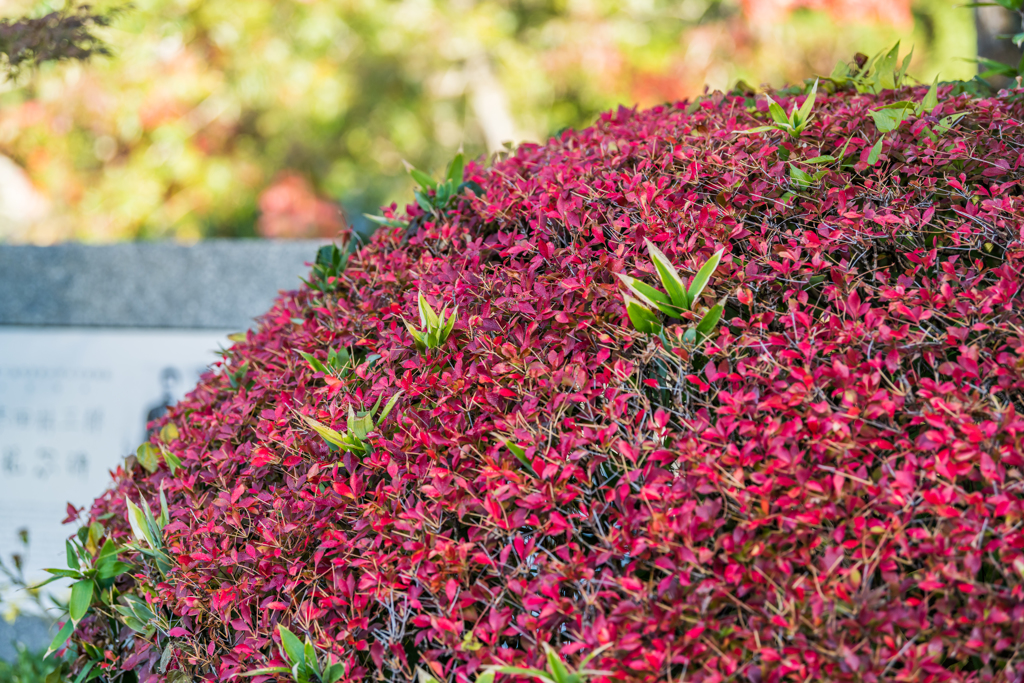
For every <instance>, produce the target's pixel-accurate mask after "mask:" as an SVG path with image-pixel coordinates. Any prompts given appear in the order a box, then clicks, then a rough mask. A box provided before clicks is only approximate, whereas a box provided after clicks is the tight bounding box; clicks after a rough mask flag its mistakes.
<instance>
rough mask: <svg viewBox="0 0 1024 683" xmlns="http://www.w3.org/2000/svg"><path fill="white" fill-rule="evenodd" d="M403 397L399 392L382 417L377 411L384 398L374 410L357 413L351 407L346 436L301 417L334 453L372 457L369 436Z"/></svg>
mask: <svg viewBox="0 0 1024 683" xmlns="http://www.w3.org/2000/svg"><path fill="white" fill-rule="evenodd" d="M401 395H402V392H401V391H399V392H398V393H396V394H395V395H394V396H392V397H391V398H390V399H389V400H388V402H387V403H386V404H385V405H384V410H382V411H381V413H380V415H376V413H377V409H378V408H379V407H380V402H381V400H383V398H384V397H383V396H381V397H379V398H378V399H377V402H376V403H375V404H374V405H373V408H371V409H370V410H368V411H366V412H359V413H357V412H356V411H355V409H354V408H352V406H351V405H349V407H348V424H347V426H346V427H347V428H346V431H345V433H344V434H341V433H340V432H338V431H336V430H334V429H331V428H330V427H328V426H327V425H325V424H323V423H322V422H319V421H318V420H315V419H313V418H312V417H309V416H308V415H302V414H301V413H300V414H299V417H301V418H302V419H303V420H304V421H305V422H306V424H308V425H309V426H310V427H312V428H313V430H314V431H316V433H317V434H319V435H320V436H321V437H323V440H324V441H326V442H327V447H328V448H330V449H331V450H332V451H339V450H340V451H345V452H347V453H355V454H356V455H370V453H372V451H373V449H372V448H371V447H370V444H368V443H367V442H366V437H367V435H369V434H370V432H372V431H374V430H375V429H377V427H378V426H379V425H380V423H381V422H383V421H384V419H385V418H386V417H387V416H388V414H389V413H390V412H391V409H392V408H394V407H395V403H396V402H397V401H398V399H399V397H400V396H401ZM375 415H376V417H375Z"/></svg>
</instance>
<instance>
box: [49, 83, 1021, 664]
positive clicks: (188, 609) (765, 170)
mask: <svg viewBox="0 0 1024 683" xmlns="http://www.w3.org/2000/svg"><path fill="white" fill-rule="evenodd" d="M829 90H832V92H826V89H825V88H822V89H820V90H819V91H818V92H817V93H816V101H814V102H813V103H812V105H811V106H809V107H805V110H804V114H808V112H809V116H805V117H803V118H801V116H802V115H801V114H800V112H799V110H798V111H797V114H795V115H793V114H792V112H793V109H794V107H797V106H799V105H801V104H803V103H804V101H805V99H806V98H807V94H806V93H809V92H810V88H795V89H793V90H789V91H783V92H779V93H773V100H774V101H777V103H778V105H779V107H780V108H781V109H780V110H779V111H781V114H782V116H783V119H779V120H776V119H773V118H770V116H771V112H769V109H768V107H769V103H768V102H767V101H766V99H765V98H764V97H757V98H755V97H753V96H745V95H743V94H736V93H734V94H730V95H713V96H708V97H705V98H703V99H701V100H699V101H697V102H694V103H685V102H684V103H679V104H676V105H671V106H662V107H656V108H654V109H651V110H648V111H634V110H628V109H619V110H618V111H616V112H610V113H607V114H605V115H603V116H602V117H601V118H600V120H599V121H598V122H597V123H595V125H593V126H592V127H590V128H588V129H586V130H582V131H578V132H574V131H568V132H565V133H563V134H561V135H560V137H558V138H557V139H552V140H550V141H549V142H548V143H547V144H545V145H539V146H538V145H523V146H521V147H519V148H518V149H517V150H515V152H513V153H510V154H508V155H506V156H504V157H503V158H499V159H497V160H495V161H494V162H493V164H492V165H490V166H489V167H484V166H482V165H480V164H474V163H470V164H468V165H467V166H466V167H465V174H464V178H465V181H464V182H462V183H461V184H460V183H459V181H460V180H462V178H463V169H462V166H461V162H460V163H459V164H457V166H458V168H457V171H458V173H455V170H456V169H453V171H452V173H451V174H450V176H449V179H448V180H446V181H445V182H444V183H440V184H439V183H436V182H434V181H432V180H430V179H429V178H426V177H425V176H424V177H423V178H419V177H418V178H417V180H419V181H420V182H421V185H422V189H421V190H420V191H419V192H418V202H417V203H416V204H412V205H410V206H408V207H406V208H405V209H404V211H401V210H398V209H396V208H395V207H391V208H390V209H388V210H387V211H385V216H384V217H383V218H381V219H379V222H382V223H384V226H383V227H382V228H381V229H380V230H379V231H378V232H377V234H376V235H375V237H374V238H373V240H372V242H371V243H369V244H368V245H366V246H364V247H362V248H360V249H358V250H353V253H352V254H351V256H350V257H349V258H348V260H347V262H344V260H343V259H341V261H339V259H338V258H336V257H335V258H334V259H333V261H332V257H331V254H330V253H329V250H328V252H325V254H322V255H321V256H323V257H324V258H323V259H321V262H320V264H319V265H318V266H317V267H318V268H319V270H318V271H316V272H318V273H319V275H316V273H314V277H313V279H312V281H311V286H307V287H304V288H303V289H301V290H299V291H296V292H292V293H288V294H285V295H283V296H282V297H281V298H280V299H279V300H278V301H277V303H276V304H275V305H274V307H273V309H272V310H271V311H270V312H269V313H267V314H266V315H265V316H264V317H263V318H262V319H261V320H260V321H259V325H258V328H257V329H255V330H252V331H250V332H248V333H247V334H246V335H244V339H240V340H238V341H237V343H235V344H234V346H232V347H231V348H230V349H229V350H228V351H227V352H226V353H225V354H224V358H223V361H222V362H221V363H220V364H219V366H218V367H217V368H216V369H215V370H214V371H212V372H211V373H209V374H207V375H206V376H205V377H204V378H203V380H202V381H201V382H200V384H199V386H198V387H197V388H196V389H195V391H194V392H192V393H191V394H190V395H189V397H188V398H187V399H186V400H184V401H183V402H181V403H180V404H178V405H177V406H176V407H174V408H172V409H171V410H170V411H169V412H168V414H167V416H166V417H165V418H164V419H163V421H162V423H161V425H160V426H161V428H162V430H161V431H160V432H159V433H158V435H157V436H154V438H153V441H152V443H151V444H150V445H148V446H144V447H143V448H142V449H140V454H139V457H138V458H137V459H135V460H131V459H130V460H129V462H128V464H127V465H126V466H125V467H124V468H123V469H120V470H118V471H117V472H116V473H115V482H114V485H113V487H112V488H111V489H110V491H109V492H108V493H106V494H105V495H104V496H103V497H101V498H99V499H98V500H97V501H96V502H95V503H94V505H93V507H92V509H91V511H90V512H89V515H88V518H89V519H88V521H89V522H90V523H91V524H92V526H91V527H90V528H91V529H92V531H91V532H83V535H82V543H83V550H82V552H81V554H82V555H83V556H85V557H86V558H88V557H98V555H99V554H101V553H102V552H103V551H102V548H103V547H104V546H106V547H107V548H108V552H114V553H115V554H116V556H117V557H118V558H119V561H122V562H124V563H126V564H131V565H132V568H131V569H130V570H127V571H125V573H123V574H121V575H119V576H117V577H116V578H114V579H107V580H106V581H107V583H106V584H102V585H101V583H96V585H97V590H98V591H99V592H98V593H96V594H92V593H90V596H91V599H92V603H91V604H92V607H90V608H89V609H87V610H84V611H83V610H82V609H81V607H80V608H79V614H78V621H77V627H76V630H75V631H74V633H73V635H72V636H71V641H70V642H72V643H74V652H76V653H78V654H77V659H76V660H75V663H74V665H73V667H72V669H73V671H81V670H82V669H83V668H84V667H85V666H87V665H88V662H89V661H90V659H89V658H90V657H93V656H95V657H98V663H97V664H96V668H95V669H93V671H92V672H90V673H89V674H88V675H87V676H86V679H88V678H91V677H93V676H103V677H105V678H107V679H112V680H113V679H118V678H119V677H120V678H121V680H129V679H133V677H135V676H137V677H138V678H139V680H142V681H150V680H157V679H160V678H161V677H164V678H166V679H167V680H170V681H182V680H185V679H191V680H193V681H198V680H200V679H203V680H209V681H228V680H231V679H232V677H235V676H238V675H242V674H246V673H252V672H254V671H256V670H258V669H269V671H266V672H263V673H259V674H257V677H256V678H255V679H253V680H255V681H260V680H264V679H263V678H261V677H266V676H272V677H276V678H277V680H281V681H283V680H291V679H292V678H293V677H294V678H295V679H296V680H300V681H306V680H309V681H313V682H315V681H318V680H322V679H324V678H333V677H335V676H339V675H340V679H339V680H342V681H371V680H379V681H408V680H412V679H413V678H414V677H415V676H416V670H417V669H420V670H421V671H422V672H423V674H422V675H423V680H431V679H435V680H437V681H452V682H456V681H460V682H462V681H475V680H478V679H480V678H481V677H484V679H485V680H486V679H488V678H490V677H491V676H496V678H495V679H494V680H497V681H499V683H500V681H502V680H510V681H511V680H515V679H516V675H515V674H510V673H505V672H498V671H496V670H495V669H489V668H488V667H501V666H519V667H532V668H534V669H538V670H541V671H546V672H548V673H549V674H550V675H551V676H552V679H553V680H569V679H567V678H565V676H563V675H562V673H566V674H567V675H571V674H572V672H573V671H575V670H576V669H577V668H578V667H580V666H581V665H582V664H581V662H582V661H583V660H584V658H586V657H588V656H589V655H592V654H595V653H596V656H594V657H592V658H591V659H590V660H589V661H588V662H587V663H586V665H585V666H586V668H587V669H588V670H591V671H592V672H594V673H584V674H581V675H580V679H590V680H595V681H596V680H623V681H696V682H702V683H711V682H718V681H750V682H752V683H767V682H769V681H808V680H813V681H883V680H894V681H895V680H903V681H975V680H977V681H1011V680H1013V681H1016V680H1022V679H1024V651H1022V648H1024V400H1022V395H1024V394H1022V389H1024V320H1022V315H1021V311H1022V310H1024V295H1022V292H1021V285H1022V282H1024V276H1022V268H1024V242H1022V238H1024V213H1022V209H1024V199H1022V193H1021V178H1022V164H1024V133H1022V130H1021V121H1022V117H1024V104H1022V93H1021V91H1010V92H1007V91H1002V92H1000V93H998V94H997V95H995V96H991V97H988V98H978V97H975V96H972V95H970V94H966V93H961V92H959V90H958V88H957V87H956V86H954V85H943V86H939V87H938V88H937V89H933V90H930V91H929V89H928V88H926V87H918V88H902V89H899V90H883V91H881V92H880V93H879V94H870V93H859V92H857V91H856V90H854V89H853V88H846V87H841V88H834V87H830V88H829ZM901 103H904V104H901ZM887 105H888V106H887ZM883 107H885V108H884V109H883ZM872 112H874V113H872ZM880 112H881V113H880ZM776 113H778V112H776ZM794 117H795V118H794ZM779 121H783V123H779ZM750 129H759V130H756V131H755V132H750ZM442 190H443V197H441V198H440V199H439V198H438V197H439V196H440V195H439V193H440V192H442ZM648 240H649V241H650V243H651V244H652V245H653V246H654V247H656V248H657V250H658V251H659V252H660V253H662V254H664V257H665V259H667V261H669V262H670V263H671V264H672V265H673V266H674V268H675V269H677V270H678V272H679V274H680V277H681V279H682V280H683V281H684V284H686V283H687V282H689V279H690V278H691V277H692V276H693V275H694V274H695V273H696V272H697V271H698V269H699V268H700V267H701V266H702V264H705V263H706V262H708V261H709V259H711V258H712V256H713V255H714V254H715V253H716V252H718V251H719V250H722V255H721V259H720V262H719V263H718V264H717V268H716V269H715V270H714V272H713V274H712V275H711V276H710V278H709V280H708V281H707V284H706V287H705V288H704V290H703V292H701V293H700V295H699V296H695V297H693V298H694V300H693V301H692V302H688V304H689V305H688V307H687V309H686V310H683V309H682V308H677V309H676V310H675V313H676V315H675V317H673V316H669V315H667V314H665V313H663V312H662V311H661V310H658V309H657V307H654V308H652V307H650V306H649V304H650V303H651V301H650V300H649V299H648V301H647V302H644V301H640V300H637V298H636V296H634V294H633V292H632V290H631V289H630V288H628V287H627V286H626V285H624V284H623V281H622V279H621V278H619V277H617V276H618V275H628V276H631V277H632V278H635V280H629V279H628V278H627V280H626V282H641V283H643V284H645V285H649V286H650V288H661V287H662V284H663V281H662V279H661V278H660V275H659V273H657V272H656V271H655V267H654V265H653V264H652V257H651V254H653V253H654V251H652V250H651V249H649V248H648V246H647V241H648ZM335 256H336V255H335ZM339 263H341V265H339ZM332 264H333V266H332ZM636 287H638V288H639V287H641V286H640V285H636ZM627 296H632V297H633V299H634V303H637V302H638V305H640V306H641V307H646V309H647V310H648V313H650V316H649V317H648V318H646V320H647V321H648V322H649V323H650V324H651V328H650V329H649V331H643V332H642V331H639V330H637V329H635V327H634V322H632V321H631V318H630V317H629V315H628V314H627V310H626V305H625V301H626V297H627ZM651 296H654V295H653V294H652V295H651ZM714 306H721V315H720V318H719V319H718V320H717V321H714V320H713V321H712V322H713V323H714V324H713V326H712V327H710V328H706V330H705V331H706V332H707V333H706V334H705V333H703V332H702V333H701V334H699V335H698V334H687V333H688V331H690V330H693V329H695V326H696V325H698V323H700V321H702V320H706V319H707V315H708V312H709V311H711V309H712V308H713V307H714ZM442 309H446V311H445V312H444V313H441V311H442ZM453 317H454V322H451V321H452V318H453ZM652 321H653V322H652ZM644 324H645V325H646V324H647V323H644ZM414 331H415V332H416V334H417V335H418V336H417V337H416V338H414V336H413V335H412V332H414ZM161 496H163V498H164V500H165V506H164V505H163V504H162V503H161ZM129 501H130V502H131V503H132V505H130V506H129V505H128V503H129ZM144 502H145V503H146V504H147V505H148V508H149V510H150V512H146V511H145V507H146V506H145V505H143V503H144ZM162 510H166V514H165V513H164V512H162ZM129 517H131V520H132V521H131V525H130V524H129V521H128V518H129ZM161 518H162V519H161ZM132 526H134V527H136V528H135V529H134V530H133V528H132ZM107 540H110V543H109V544H108V543H107V542H106V541H107ZM85 545H88V546H89V548H92V549H91V550H90V549H89V548H85V547H84V546H85ZM143 551H144V552H143ZM107 562H108V563H109V560H107ZM100 573H102V572H100ZM115 573H116V571H115V570H114V569H109V570H107V571H106V574H108V575H110V574H115ZM82 580H83V581H84V580H89V579H88V576H86V578H85V579H82ZM95 581H97V582H99V581H100V579H95ZM104 586H106V587H104ZM84 590H85V589H83V591H82V592H84ZM89 590H90V591H91V590H92V589H89ZM103 591H106V592H103ZM100 594H102V596H104V597H103V600H107V602H105V603H104V602H102V600H101V601H99V602H97V600H100V599H99V598H97V597H96V596H97V595H100ZM81 600H82V598H81V596H80V600H79V601H80V602H81ZM140 603H141V604H140ZM105 605H109V607H108V606H105ZM128 612H130V614H131V617H130V618H129V617H127V616H125V615H126V613H128ZM128 622H131V623H130V624H129V623H128ZM280 627H284V628H280ZM69 631H70V629H69ZM286 635H287V637H286ZM292 635H294V638H291V636H292ZM282 638H285V639H286V641H287V642H284V643H282ZM307 638H308V641H309V645H308V647H305V646H304V645H303V643H304V642H305V641H306V640H307ZM296 643H298V644H299V645H296ZM296 648H298V649H297V650H296ZM548 648H551V650H550V652H552V653H555V654H553V655H552V657H553V659H552V660H551V661H549V660H548V659H547V656H548V654H549V650H548ZM303 652H304V653H305V660H303V661H304V662H305V663H302V662H299V663H300V664H302V666H301V667H299V666H298V664H297V663H296V662H297V661H298V658H299V656H300V655H301V654H302V653H303ZM89 653H92V654H89ZM562 661H564V663H565V666H566V667H567V670H566V672H562V673H560V672H559V671H556V670H557V669H559V667H560V666H561V663H560V662H562ZM311 662H312V663H311ZM337 663H342V664H343V665H344V672H343V673H341V670H340V669H338V668H334V669H332V670H331V673H330V674H328V673H326V667H327V666H329V665H333V664H337ZM314 665H315V666H314ZM318 667H319V668H318ZM318 671H319V673H318ZM96 672H101V673H96ZM559 676H561V677H559ZM519 680H526V675H525V674H522V675H521V676H520V677H519Z"/></svg>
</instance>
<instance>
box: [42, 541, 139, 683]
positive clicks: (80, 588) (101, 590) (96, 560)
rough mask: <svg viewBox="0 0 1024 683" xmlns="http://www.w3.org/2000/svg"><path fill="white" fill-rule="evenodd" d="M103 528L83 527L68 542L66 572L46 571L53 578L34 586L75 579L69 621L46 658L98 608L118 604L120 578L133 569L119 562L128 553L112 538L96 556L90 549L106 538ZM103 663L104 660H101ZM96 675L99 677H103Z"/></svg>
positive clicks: (55, 638)
mask: <svg viewBox="0 0 1024 683" xmlns="http://www.w3.org/2000/svg"><path fill="white" fill-rule="evenodd" d="M103 533H104V531H103V527H102V526H101V525H99V524H92V525H90V526H88V527H82V528H81V529H79V530H78V534H77V535H76V536H75V537H74V538H71V539H69V540H67V541H66V542H65V551H66V553H67V563H68V566H67V568H66V569H46V570H45V571H46V572H47V573H49V574H52V576H51V577H50V578H49V579H47V580H46V581H43V582H42V583H40V584H38V585H36V586H33V589H34V590H38V589H39V588H41V587H43V586H45V585H47V584H48V583H51V582H53V581H57V580H59V579H71V580H72V581H74V583H73V584H71V599H70V600H69V601H68V607H67V609H68V613H67V621H66V622H65V623H64V625H63V626H62V627H61V629H60V630H59V631H58V632H57V635H56V636H54V638H53V641H52V642H51V643H50V646H49V647H48V648H47V650H46V655H45V656H47V657H48V656H49V655H50V654H51V653H53V652H56V651H57V650H59V649H61V648H62V647H64V644H65V643H66V642H67V641H68V638H70V637H71V634H72V633H73V632H74V630H75V627H77V626H78V624H79V622H81V621H82V619H84V618H85V616H86V615H87V614H88V613H89V610H90V609H92V608H93V607H94V606H97V605H98V606H100V607H103V608H105V607H110V606H112V605H114V604H115V601H116V600H117V598H118V597H119V595H120V594H119V593H118V591H117V589H116V588H115V587H114V583H115V581H116V580H117V577H119V576H121V575H122V574H124V573H126V572H128V571H130V570H131V569H132V566H131V565H130V564H127V563H125V562H121V561H120V560H118V559H117V557H118V555H119V554H120V553H121V552H123V551H124V550H125V548H124V547H121V546H118V545H117V544H116V543H114V542H113V541H112V540H110V539H109V538H108V539H106V541H105V542H104V543H103V545H102V546H100V547H99V548H98V549H97V550H96V552H92V551H91V550H90V548H93V547H96V545H97V544H98V540H99V539H100V538H101V537H102V536H103ZM101 659H102V657H101ZM99 673H100V672H99V670H97V671H96V676H98V675H99ZM86 676H87V677H85V678H83V679H82V683H84V681H86V680H90V679H91V678H95V677H96V676H89V675H88V674H86Z"/></svg>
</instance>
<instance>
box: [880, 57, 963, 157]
mask: <svg viewBox="0 0 1024 683" xmlns="http://www.w3.org/2000/svg"><path fill="white" fill-rule="evenodd" d="M938 88H939V79H938V78H937V77H936V79H935V80H934V81H933V82H932V85H931V87H930V88H929V89H928V92H926V93H925V95H924V99H922V100H921V101H920V102H914V101H912V100H901V101H899V102H892V103H890V104H887V105H885V106H883V107H880V108H878V109H875V110H872V111H869V112H868V115H870V116H871V118H872V120H874V122H875V128H876V129H878V132H879V133H881V134H882V135H881V137H879V138H878V140H877V141H876V142H875V144H874V145H872V147H871V150H870V151H869V152H868V158H867V162H868V164H869V165H870V166H874V165H875V164H877V163H878V159H879V157H880V156H881V154H882V144H883V142H884V140H885V136H886V134H888V133H891V132H893V131H894V130H896V129H897V128H899V127H900V124H901V123H903V122H904V121H906V120H908V119H910V118H914V117H920V116H923V115H924V114H930V113H931V112H932V111H933V110H934V109H935V107H937V106H939V96H938ZM963 117H964V114H950V115H949V116H944V117H943V118H942V119H941V120H940V121H939V122H938V123H937V124H935V125H934V126H932V127H928V126H926V127H925V128H924V133H925V135H927V136H929V137H930V138H931V139H932V140H938V138H939V136H942V135H945V134H946V133H947V132H948V131H949V129H950V128H952V127H953V126H954V125H955V124H956V122H957V121H959V120H960V119H962V118H963Z"/></svg>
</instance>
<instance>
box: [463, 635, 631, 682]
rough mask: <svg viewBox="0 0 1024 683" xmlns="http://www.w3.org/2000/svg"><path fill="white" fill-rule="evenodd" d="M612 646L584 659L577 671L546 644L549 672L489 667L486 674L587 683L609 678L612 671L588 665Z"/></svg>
mask: <svg viewBox="0 0 1024 683" xmlns="http://www.w3.org/2000/svg"><path fill="white" fill-rule="evenodd" d="M610 646H611V643H609V644H608V645H604V646H602V647H599V648H597V649H596V650H594V651H593V652H591V653H590V654H589V655H587V656H586V657H584V658H583V661H581V662H580V666H579V668H578V669H576V671H569V668H568V667H567V666H566V665H565V661H564V660H563V659H562V657H561V656H560V655H559V654H558V653H557V652H556V651H555V649H554V648H553V647H551V646H550V645H548V644H547V643H544V649H545V651H546V652H547V657H548V670H547V671H542V670H540V669H524V668H521V667H518V666H489V667H487V669H486V672H487V673H502V674H512V675H515V676H530V677H531V678H536V679H537V680H538V681H541V683H585V681H586V680H587V679H589V678H590V677H592V676H608V675H610V674H611V672H610V671H596V670H593V669H587V668H586V666H587V664H589V663H590V660H592V659H593V658H594V657H596V656H597V655H599V654H600V653H602V652H604V651H605V650H606V649H608V648H609V647H610ZM477 680H478V681H479V680H480V679H477Z"/></svg>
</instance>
